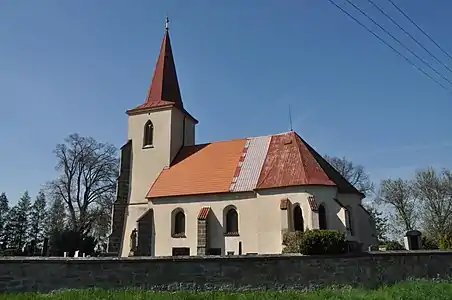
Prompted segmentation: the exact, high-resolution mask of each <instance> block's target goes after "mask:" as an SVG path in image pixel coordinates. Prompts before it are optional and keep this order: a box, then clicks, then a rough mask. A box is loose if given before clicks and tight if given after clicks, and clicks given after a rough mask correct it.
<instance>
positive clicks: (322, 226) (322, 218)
mask: <svg viewBox="0 0 452 300" xmlns="http://www.w3.org/2000/svg"><path fill="white" fill-rule="evenodd" d="M319 229H320V230H326V229H327V224H326V211H325V206H324V205H323V204H320V205H319Z"/></svg>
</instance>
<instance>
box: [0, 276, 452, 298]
mask: <svg viewBox="0 0 452 300" xmlns="http://www.w3.org/2000/svg"><path fill="white" fill-rule="evenodd" d="M3 299H8V300H34V299H39V300H40V299H42V300H44V299H45V300H72V299H74V300H101V299H102V300H144V299H154V300H179V299H184V300H191V299H196V300H198V299H200V300H203V299H204V300H211V299H218V300H233V299H237V300H251V299H256V300H258V299H259V300H270V299H272V300H273V299H288V300H289V299H293V300H295V299H303V300H324V299H347V300H353V299H363V300H370V299H375V300H386V299H407V300H408V299H409V300H416V299H419V300H425V299H428V300H439V299H445V300H446V299H447V300H449V299H452V283H447V282H432V281H424V280H422V281H412V282H407V283H400V284H396V285H393V286H388V287H382V288H380V289H376V290H363V289H352V288H338V289H331V288H330V289H323V290H319V291H315V292H307V293H302V292H243V293H229V292H202V293H190V292H149V291H142V290H122V291H105V290H78V291H76V290H74V291H72V290H71V291H58V292H53V293H50V294H30V293H29V294H26V293H24V294H0V300H3Z"/></svg>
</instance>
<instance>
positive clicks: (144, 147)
mask: <svg viewBox="0 0 452 300" xmlns="http://www.w3.org/2000/svg"><path fill="white" fill-rule="evenodd" d="M151 148H154V145H144V146H143V149H151Z"/></svg>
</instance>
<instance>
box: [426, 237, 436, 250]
mask: <svg viewBox="0 0 452 300" xmlns="http://www.w3.org/2000/svg"><path fill="white" fill-rule="evenodd" d="M438 248H439V245H438V241H437V240H434V239H432V238H430V237H427V236H423V237H422V249H425V250H437V249H438Z"/></svg>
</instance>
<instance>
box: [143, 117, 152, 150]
mask: <svg viewBox="0 0 452 300" xmlns="http://www.w3.org/2000/svg"><path fill="white" fill-rule="evenodd" d="M153 144H154V124H152V122H151V120H148V121H147V122H146V124H145V125H144V137H143V147H149V146H152V145H153Z"/></svg>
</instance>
